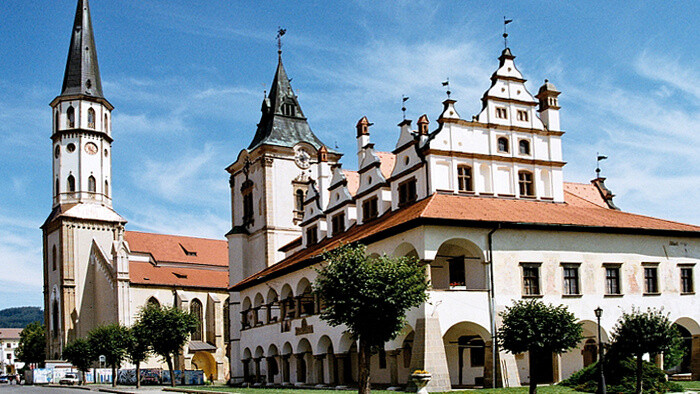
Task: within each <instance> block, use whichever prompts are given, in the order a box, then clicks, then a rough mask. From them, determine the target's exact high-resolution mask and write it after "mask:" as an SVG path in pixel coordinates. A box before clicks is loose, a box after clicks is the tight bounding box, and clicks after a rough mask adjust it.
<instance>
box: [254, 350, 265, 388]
mask: <svg viewBox="0 0 700 394" xmlns="http://www.w3.org/2000/svg"><path fill="white" fill-rule="evenodd" d="M264 357H265V352H264V351H263V348H262V347H261V346H258V347H256V348H255V354H254V355H253V362H254V363H255V382H256V383H265V376H266V375H267V373H266V372H265V371H266V369H263V365H262V361H263V359H264ZM266 367H267V366H266Z"/></svg>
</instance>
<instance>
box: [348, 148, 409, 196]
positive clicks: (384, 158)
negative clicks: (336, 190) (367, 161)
mask: <svg viewBox="0 0 700 394" xmlns="http://www.w3.org/2000/svg"><path fill="white" fill-rule="evenodd" d="M377 156H378V157H379V162H380V163H381V164H380V166H379V171H381V173H382V175H383V176H384V178H385V179H389V178H391V173H392V172H393V171H394V165H395V164H396V155H394V154H393V153H391V152H377ZM343 174H345V179H346V180H347V181H348V192H349V193H350V195H351V196H354V195H355V193H357V189H358V188H359V187H360V175H359V174H358V173H357V171H352V170H343Z"/></svg>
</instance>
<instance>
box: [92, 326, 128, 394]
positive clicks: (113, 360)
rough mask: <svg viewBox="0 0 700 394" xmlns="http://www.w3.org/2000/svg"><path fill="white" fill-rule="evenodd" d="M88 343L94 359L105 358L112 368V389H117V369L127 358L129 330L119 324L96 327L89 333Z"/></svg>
mask: <svg viewBox="0 0 700 394" xmlns="http://www.w3.org/2000/svg"><path fill="white" fill-rule="evenodd" d="M88 342H89V343H90V349H91V350H92V352H93V359H96V358H98V357H99V356H105V361H106V362H107V365H109V366H110V367H111V368H112V387H116V386H117V369H118V368H119V367H120V366H121V363H122V361H123V360H124V358H125V357H126V349H127V347H128V345H129V329H128V328H126V327H124V326H121V325H119V324H108V325H106V326H100V327H96V328H94V329H93V330H92V331H90V332H89V333H88Z"/></svg>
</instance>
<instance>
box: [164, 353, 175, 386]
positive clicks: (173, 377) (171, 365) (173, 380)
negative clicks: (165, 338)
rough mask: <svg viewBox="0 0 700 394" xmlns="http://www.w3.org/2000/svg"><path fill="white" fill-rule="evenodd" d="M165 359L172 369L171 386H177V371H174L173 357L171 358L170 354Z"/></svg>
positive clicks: (169, 368)
mask: <svg viewBox="0 0 700 394" xmlns="http://www.w3.org/2000/svg"><path fill="white" fill-rule="evenodd" d="M165 360H166V361H167V362H168V370H169V371H170V387H175V371H173V359H172V358H170V355H169V354H168V357H166V358H165Z"/></svg>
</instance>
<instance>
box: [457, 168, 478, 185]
mask: <svg viewBox="0 0 700 394" xmlns="http://www.w3.org/2000/svg"><path fill="white" fill-rule="evenodd" d="M457 181H458V182H457V183H458V184H459V191H460V192H472V191H474V182H473V178H472V168H471V167H469V166H465V165H460V166H457Z"/></svg>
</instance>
